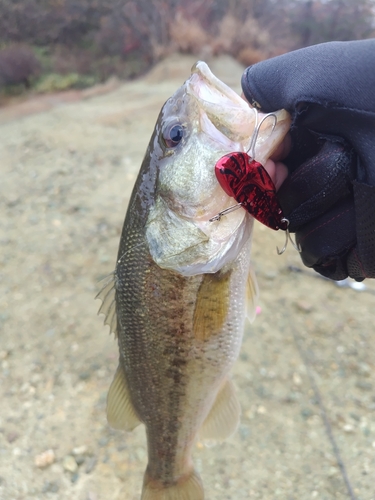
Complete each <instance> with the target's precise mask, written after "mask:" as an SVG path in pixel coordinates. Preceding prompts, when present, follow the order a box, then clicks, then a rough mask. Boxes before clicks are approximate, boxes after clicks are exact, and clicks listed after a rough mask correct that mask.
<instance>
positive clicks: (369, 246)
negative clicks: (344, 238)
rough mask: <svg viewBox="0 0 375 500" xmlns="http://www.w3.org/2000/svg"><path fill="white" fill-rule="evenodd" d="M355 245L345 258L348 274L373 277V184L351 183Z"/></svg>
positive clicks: (374, 230) (355, 277)
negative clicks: (355, 234) (354, 220)
mask: <svg viewBox="0 0 375 500" xmlns="http://www.w3.org/2000/svg"><path fill="white" fill-rule="evenodd" d="M353 192H354V206H355V215H356V233H357V245H356V247H355V248H353V249H352V251H351V252H350V253H349V255H348V258H347V267H348V274H349V276H350V277H352V278H354V279H356V280H363V279H364V278H375V217H374V207H375V186H369V185H368V184H363V183H361V182H357V181H355V182H354V183H353Z"/></svg>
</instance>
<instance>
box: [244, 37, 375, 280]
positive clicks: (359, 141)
mask: <svg viewBox="0 0 375 500" xmlns="http://www.w3.org/2000/svg"><path fill="white" fill-rule="evenodd" d="M242 88H243V92H244V95H245V97H246V99H247V100H248V101H249V102H250V103H251V104H252V105H254V106H256V107H257V108H258V109H260V110H261V111H262V112H265V113H267V112H271V111H275V110H277V109H280V108H285V109H287V110H288V111H289V112H290V113H291V115H292V127H291V132H290V137H291V144H292V146H291V150H290V153H289V154H288V156H287V157H286V158H285V159H284V160H283V162H284V163H285V164H286V166H287V167H288V171H289V175H288V177H287V179H286V181H284V183H283V185H282V186H281V188H280V190H279V191H278V197H279V201H280V203H281V206H282V208H283V210H284V214H285V216H286V217H287V218H288V219H289V221H290V226H289V229H290V231H291V232H296V242H297V243H298V244H299V245H300V246H301V248H302V252H301V257H302V260H303V262H304V264H305V265H306V266H308V267H312V268H313V269H315V270H316V271H317V272H319V273H320V274H322V275H323V276H326V277H328V278H331V279H334V280H341V279H345V278H347V277H348V276H350V277H352V278H354V279H356V280H357V281H362V280H363V279H364V278H375V39H371V40H362V41H353V42H329V43H325V44H320V45H315V46H311V47H307V48H304V49H300V50H297V51H294V52H290V53H288V54H284V55H282V56H278V57H275V58H273V59H269V60H267V61H263V62H260V63H258V64H255V65H254V66H250V67H249V68H247V69H246V71H245V73H244V75H243V77H242Z"/></svg>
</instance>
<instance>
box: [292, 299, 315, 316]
mask: <svg viewBox="0 0 375 500" xmlns="http://www.w3.org/2000/svg"><path fill="white" fill-rule="evenodd" d="M295 304H296V307H297V309H298V310H299V311H301V312H304V313H309V312H311V311H312V308H313V307H312V305H311V304H310V303H309V302H305V301H304V300H299V301H297V302H296V303H295Z"/></svg>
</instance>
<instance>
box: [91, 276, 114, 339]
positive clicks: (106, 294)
mask: <svg viewBox="0 0 375 500" xmlns="http://www.w3.org/2000/svg"><path fill="white" fill-rule="evenodd" d="M102 283H103V286H102V288H101V290H100V292H99V293H98V294H97V295H96V297H95V299H100V300H101V301H102V305H101V306H100V308H99V311H98V314H104V316H105V318H104V324H105V325H108V326H109V328H110V333H114V334H115V337H116V338H117V316H116V286H115V284H116V283H115V273H114V272H113V273H111V274H110V275H109V276H107V277H106V278H104V280H102Z"/></svg>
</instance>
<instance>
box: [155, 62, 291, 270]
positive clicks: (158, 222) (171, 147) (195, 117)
mask: <svg viewBox="0 0 375 500" xmlns="http://www.w3.org/2000/svg"><path fill="white" fill-rule="evenodd" d="M255 121H256V112H255V111H254V109H253V108H251V107H250V106H249V105H248V104H247V103H246V102H245V101H244V100H243V99H242V98H241V97H240V96H239V95H238V94H237V93H236V92H234V91H233V90H232V89H230V88H229V87H228V86H226V85H225V84H224V83H223V82H221V81H220V80H219V79H218V78H216V77H215V76H214V75H213V73H212V72H211V71H210V69H209V68H208V66H207V64H206V63H204V62H198V63H197V64H195V65H194V66H193V68H192V73H191V76H190V78H189V79H188V80H187V81H186V82H185V83H184V84H183V85H182V86H181V87H180V88H179V89H178V90H177V91H176V92H175V94H174V95H173V96H172V97H171V98H170V99H168V101H167V102H166V103H165V105H164V106H163V108H162V110H161V113H160V115H159V119H158V122H157V124H156V127H155V131H154V135H153V138H152V142H153V147H152V148H151V149H150V150H149V151H150V152H149V154H150V157H151V158H150V164H153V165H154V167H155V169H156V171H155V176H154V179H155V186H154V189H153V197H152V204H151V207H150V208H149V211H148V216H147V222H146V238H147V242H148V246H149V250H150V253H151V256H152V258H153V260H154V261H155V262H156V264H157V265H159V266H160V267H162V268H164V269H169V270H173V271H176V272H178V273H180V274H183V275H185V276H191V275H195V274H203V273H215V272H217V271H218V270H220V269H222V268H223V267H224V266H225V265H227V264H228V263H230V262H232V261H233V260H234V259H235V258H236V256H237V255H238V253H239V251H240V250H241V248H242V247H243V245H244V243H245V242H246V241H248V240H249V238H250V236H251V233H252V225H253V219H252V217H251V216H250V215H249V214H248V213H247V212H246V211H245V210H244V209H242V208H240V209H239V210H236V211H233V212H231V213H229V214H228V215H226V216H225V217H223V218H222V219H220V220H217V221H214V222H211V221H210V219H211V218H212V217H214V216H215V215H217V214H218V213H219V212H221V211H222V210H225V209H227V208H228V207H230V206H232V205H234V204H235V203H236V202H235V201H234V199H233V198H231V197H230V196H228V194H226V193H225V192H224V190H223V189H222V188H221V186H220V185H219V183H218V181H217V179H216V175H215V164H216V162H217V161H218V160H219V159H220V158H221V157H222V156H223V155H225V154H227V153H230V152H233V151H242V152H243V151H246V150H247V149H248V148H249V144H250V142H251V137H252V134H253V131H254V127H255ZM273 126H274V123H273V122H272V123H270V124H269V127H273ZM277 127H278V124H276V127H275V130H276V129H277ZM279 128H280V125H279ZM272 130H273V132H272V133H270V131H269V130H268V135H274V134H275V130H274V129H272ZM258 135H259V136H260V138H261V136H262V133H260V134H258ZM263 135H265V133H263ZM284 135H285V134H284ZM280 141H281V139H280V140H279V142H280ZM279 142H278V143H279Z"/></svg>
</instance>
